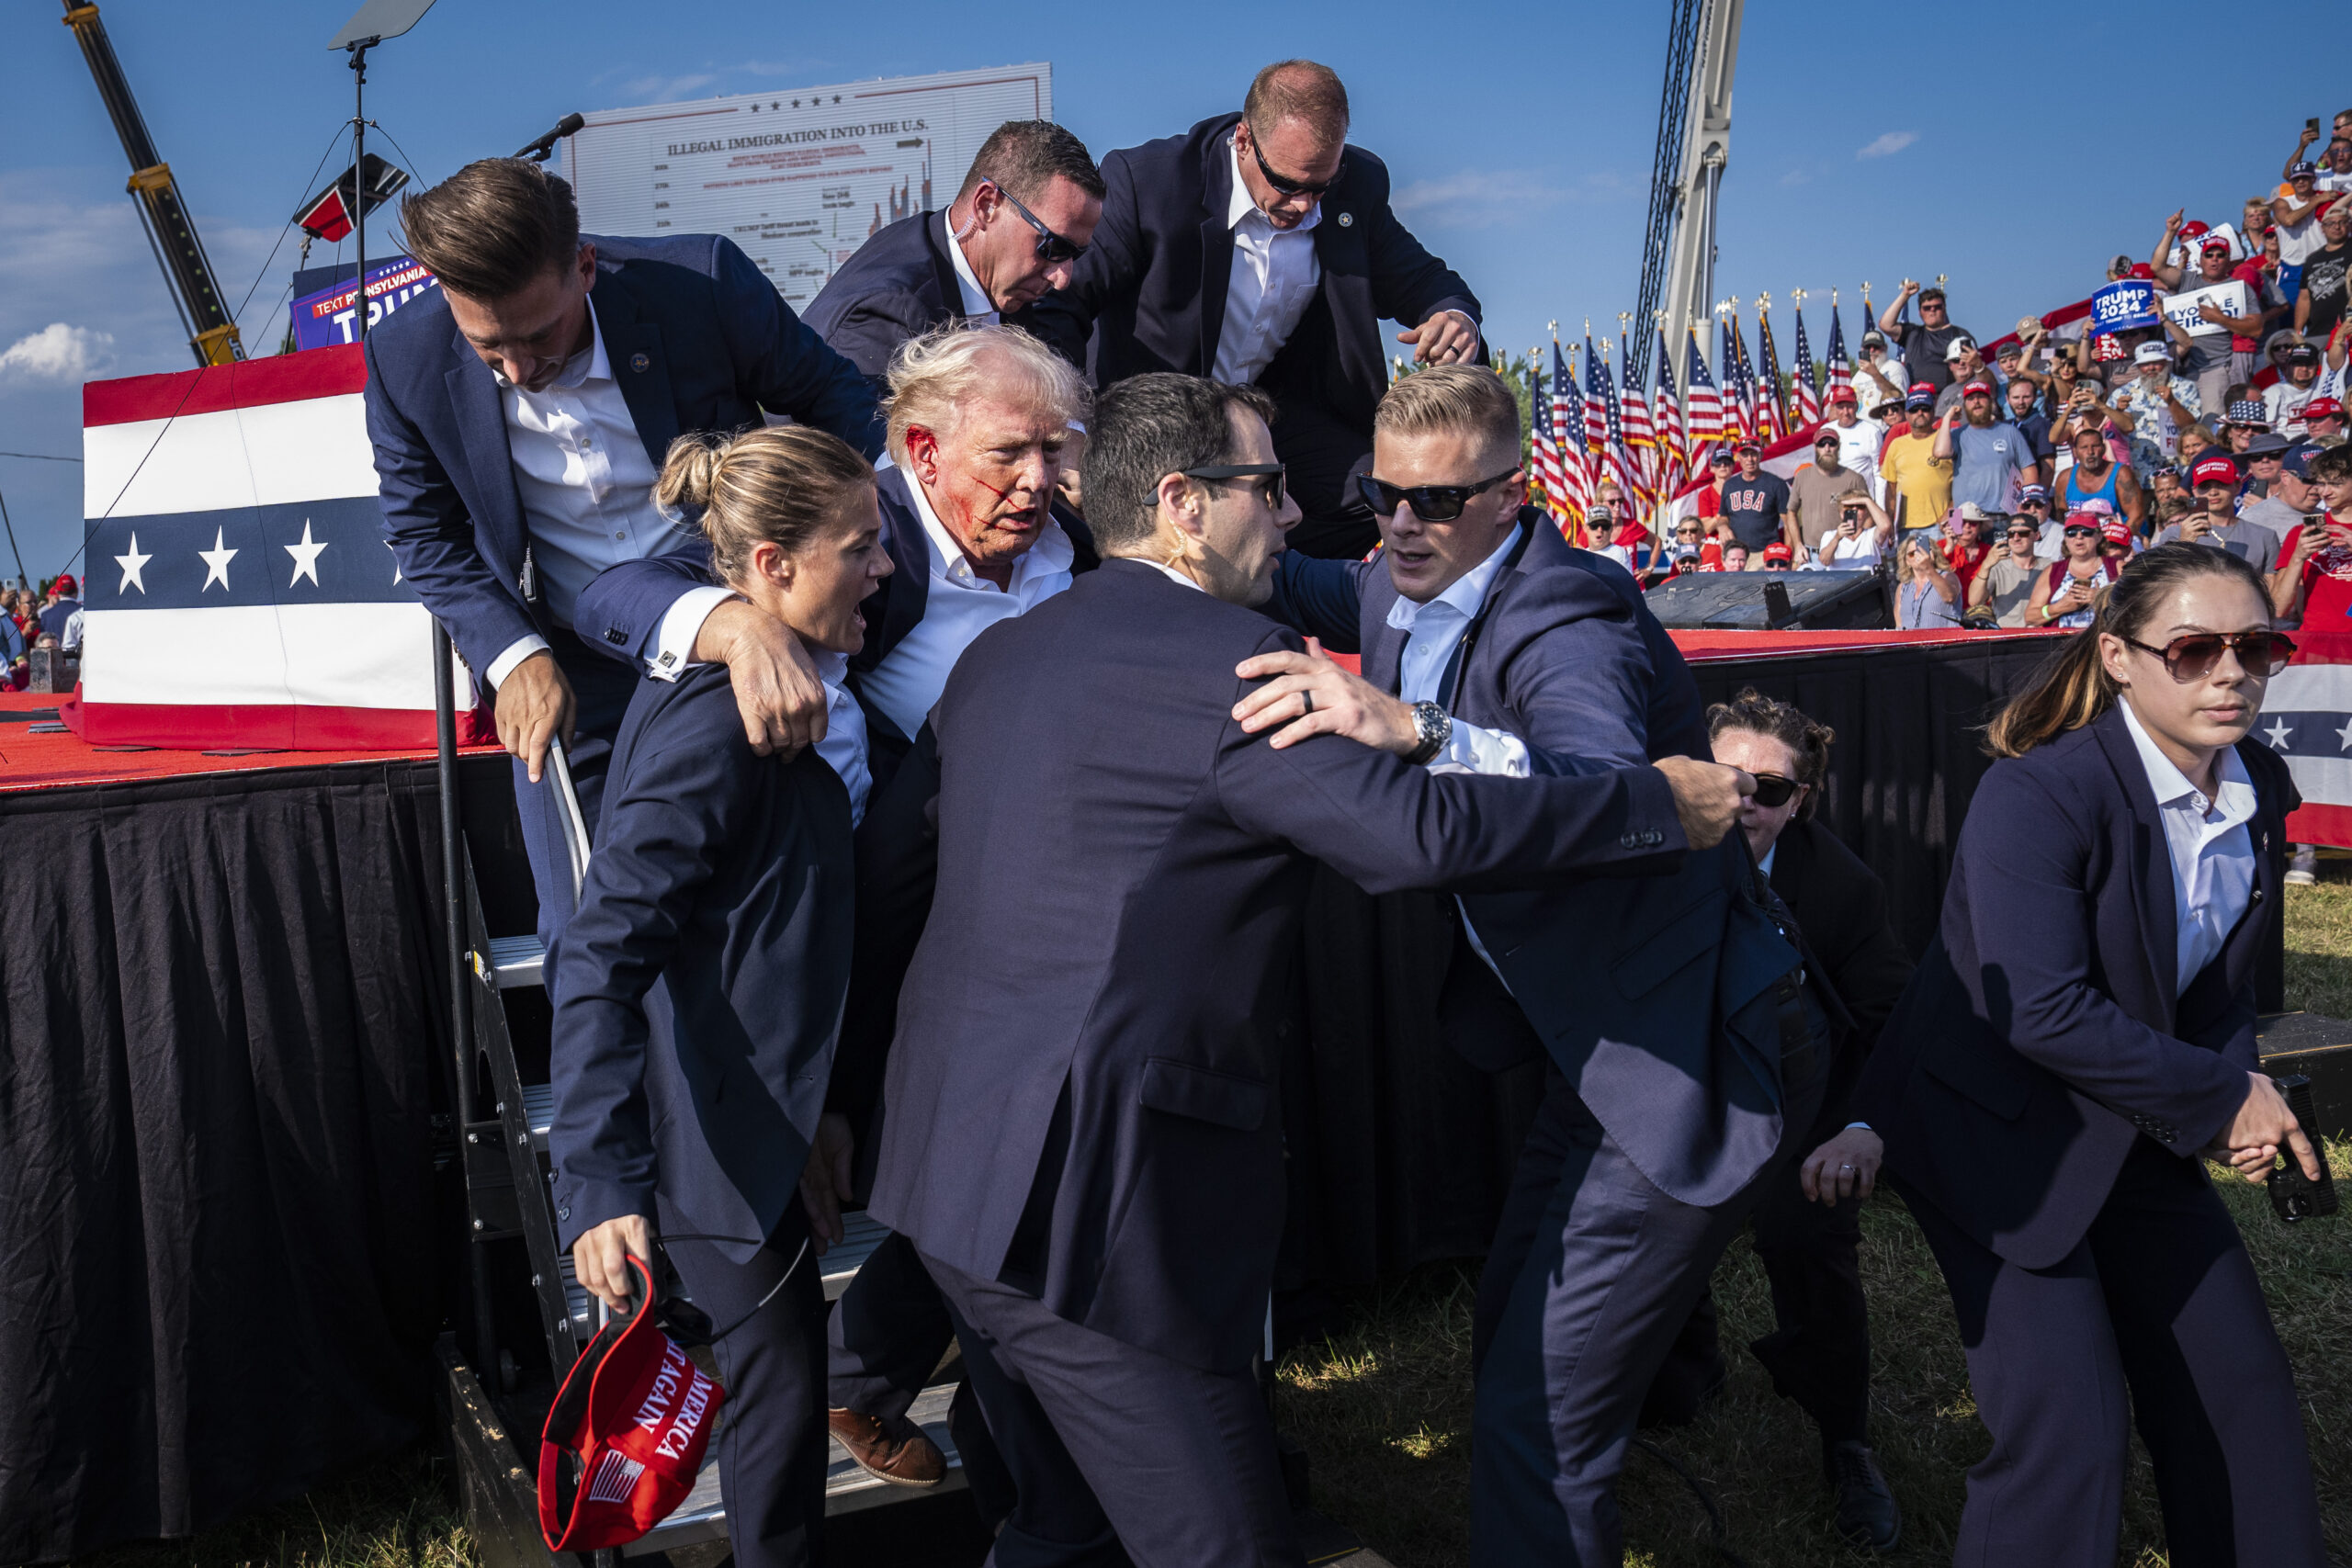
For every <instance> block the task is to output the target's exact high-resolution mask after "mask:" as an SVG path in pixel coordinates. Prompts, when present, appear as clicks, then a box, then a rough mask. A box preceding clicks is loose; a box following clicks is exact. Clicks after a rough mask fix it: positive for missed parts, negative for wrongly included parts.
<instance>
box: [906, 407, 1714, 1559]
mask: <svg viewBox="0 0 2352 1568" xmlns="http://www.w3.org/2000/svg"><path fill="white" fill-rule="evenodd" d="M1265 407H1266V403H1265V400H1263V399H1262V398H1261V397H1259V396H1257V395H1256V394H1254V393H1251V392H1249V391H1248V390H1247V389H1234V388H1230V387H1224V386H1216V385H1211V384H1207V383H1204V382H1201V381H1198V380H1195V379H1193V378H1183V377H1172V376H1150V377H1144V378H1135V379H1133V380H1130V381H1127V382H1123V383H1121V384H1120V385H1118V386H1116V387H1114V388H1112V389H1109V390H1107V391H1106V392H1105V393H1104V394H1103V398H1102V400H1101V401H1100V403H1099V404H1098V407H1097V409H1096V415H1095V423H1094V429H1093V433H1092V434H1093V439H1092V441H1091V443H1090V446H1089V448H1088V457H1087V463H1088V468H1087V485H1088V495H1089V501H1090V520H1091V522H1092V523H1093V525H1094V528H1095V535H1096V539H1097V542H1098V544H1100V545H1101V546H1102V547H1103V549H1104V551H1105V553H1106V559H1105V560H1104V562H1103V567H1102V568H1101V570H1097V571H1095V572H1093V573H1091V575H1089V576H1088V577H1086V578H1084V579H1082V580H1080V581H1078V582H1077V583H1075V584H1074V585H1073V586H1072V587H1071V589H1070V590H1069V592H1067V593H1064V594H1062V595H1060V596H1059V597H1057V598H1056V599H1053V600H1051V601H1049V602H1048V603H1046V604H1043V605H1040V606H1039V607H1038V608H1036V609H1035V610H1033V611H1031V612H1030V613H1028V614H1027V615H1023V616H1021V617H1020V618H1019V619H1017V620H1012V621H1007V622H1004V623H1002V624H1001V625H999V626H994V627H991V628H990V629H989V630H988V631H987V632H984V633H983V634H981V636H980V637H979V638H978V640H977V641H975V642H974V643H973V644H972V646H971V648H970V649H968V650H967V653H966V654H965V656H964V659H963V660H962V661H961V662H960V663H959V664H958V665H957V667H956V672H955V674H954V675H953V676H952V677H951V678H950V679H949V682H948V685H947V690H946V692H945V694H944V696H943V697H942V699H941V702H940V705H939V707H938V709H937V712H936V716H935V717H934V719H933V727H934V728H935V730H936V733H937V738H938V755H939V760H940V768H941V790H940V795H939V807H938V819H939V846H940V848H939V857H940V858H939V881H938V890H937V893H936V896H935V898H934V901H933V918H932V919H931V921H930V923H929V924H928V925H927V926H926V927H925V928H924V932H923V938H922V944H921V946H920V947H919V948H918V950H917V953H916V955H915V960H914V964H913V967H912V968H911V970H910V973H909V975H908V977H907V984H906V988H905V992H904V994H903V995H902V997H901V998H900V1004H899V1036H898V1039H897V1041H896V1043H894V1045H893V1048H892V1052H891V1060H890V1069H889V1077H888V1085H887V1088H886V1091H885V1100H886V1103H887V1105H888V1114H887V1115H886V1116H885V1117H884V1119H883V1132H882V1138H883V1148H882V1156H881V1166H880V1170H879V1173H878V1175H877V1178H876V1189H875V1194H874V1201H873V1204H872V1208H873V1212H874V1213H876V1215H877V1216H878V1217H880V1218H881V1219H883V1220H884V1221H885V1222H886V1223H888V1224H890V1225H891V1227H892V1228H893V1229H895V1230H898V1231H899V1232H901V1233H903V1234H905V1235H909V1236H910V1237H911V1238H912V1240H913V1241H914V1243H915V1246H916V1247H918V1249H920V1250H921V1252H922V1254H923V1257H924V1260H925V1262H926V1264H927V1265H928V1267H929V1268H930V1269H931V1271H932V1274H933V1277H934V1278H935V1279H937V1280H939V1282H940V1284H941V1286H942V1288H943V1289H944V1292H946V1295H947V1298H948V1301H949V1303H950V1305H951V1307H952V1308H953V1309H954V1311H955V1314H956V1319H957V1324H956V1329H957V1338H958V1341H959V1343H960V1344H961V1345H962V1346H963V1348H964V1353H965V1357H966V1365H967V1371H968V1373H969V1375H970V1376H971V1378H972V1379H973V1382H974V1385H975V1386H976V1387H977V1388H978V1391H979V1393H980V1395H981V1398H982V1401H983V1404H984V1405H985V1407H986V1409H987V1411H988V1416H989V1429H990V1431H991V1432H992V1433H993V1434H994V1436H995V1438H996V1439H997V1441H998V1443H999V1445H1000V1446H1001V1448H1002V1450H1003V1451H1004V1455H1005V1458H1006V1460H1007V1461H1008V1463H1009V1464H1010V1466H1011V1468H1012V1472H1013V1476H1014V1480H1015V1482H1016V1483H1017V1485H1018V1487H1019V1495H1020V1496H1019V1503H1018V1506H1017V1507H1016V1509H1015V1511H1014V1514H1013V1517H1012V1519H1011V1521H1009V1522H1008V1524H1007V1525H1006V1527H1005V1529H1004V1531H1003V1533H1002V1534H1001V1535H1000V1536H999V1538H998V1545H997V1548H996V1551H997V1554H998V1559H999V1561H1002V1562H1015V1561H1018V1562H1057V1563H1061V1562H1069V1563H1077V1562H1088V1563H1092V1562H1115V1561H1120V1560H1121V1559H1120V1558H1119V1557H1118V1556H1117V1553H1118V1552H1119V1551H1120V1550H1121V1549H1122V1548H1124V1549H1125V1552H1126V1553H1127V1554H1128V1555H1129V1556H1130V1557H1131V1558H1132V1559H1133V1561H1134V1562H1136V1563H1138V1564H1143V1565H1145V1568H1159V1565H1173V1564H1203V1563H1210V1562H1216V1563H1235V1564H1247V1563H1270V1562H1279V1563H1291V1564H1296V1563H1300V1562H1303V1558H1302V1556H1301V1553H1300V1551H1299V1549H1298V1546H1297V1544H1296V1541H1295V1539H1294V1538H1293V1536H1292V1532H1291V1529H1290V1526H1289V1511H1288V1508H1287V1506H1286V1505H1285V1504H1284V1502H1283V1496H1282V1489H1281V1483H1280V1479H1279V1475H1278V1473H1277V1469H1278V1467H1277V1464H1276V1461H1275V1455H1274V1450H1273V1439H1272V1429H1271V1427H1270V1426H1269V1424H1268V1422H1267V1419H1266V1413H1265V1407H1264V1404H1263V1402H1262V1401H1261V1398H1260V1397H1259V1394H1258V1393H1257V1390H1256V1388H1255V1386H1254V1383H1253V1381H1252V1379H1251V1376H1250V1360H1251V1358H1252V1356H1253V1355H1254V1354H1255V1353H1256V1352H1257V1351H1258V1349H1259V1348H1261V1333H1262V1328H1263V1324H1264V1314H1265V1307H1266V1299H1267V1293H1268V1291H1269V1289H1270V1288H1271V1286H1272V1274H1273V1260H1274V1253H1275V1247H1276V1244H1277V1241H1278V1239H1279V1237H1280V1235H1281V1233H1282V1210H1283V1181H1282V1174H1281V1166H1282V1145H1281V1122H1280V1118H1279V1117H1278V1116H1277V1115H1276V1114H1275V1113H1274V1110H1273V1106H1272V1099H1273V1095H1274V1084H1273V1079H1274V1071H1275V1063H1276V1060H1277V1048H1276V1042H1275V1040H1274V1039H1273V1038H1272V1035H1273V1033H1274V1032H1275V1024H1276V1022H1277V1021H1278V1020H1280V1019H1281V1018H1283V1016H1285V1013H1284V1009H1283V1004H1282V1000H1281V998H1282V997H1283V994H1284V981H1283V971H1284V965H1285V964H1286V961H1287V960H1286V955H1287V954H1288V953H1290V952H1291V950H1292V944H1293V943H1294V942H1295V940H1296V935H1297V929H1298V922H1299V919H1300V912H1301V906H1302V904H1303V902H1304V899H1305V897H1306V890H1307V886H1308V883H1309V878H1310V875H1311V872H1312V863H1311V862H1312V860H1314V859H1320V860H1322V861H1325V862H1327V863H1330V864H1331V865H1333V866H1335V867H1336V868H1338V869H1340V871H1341V872H1342V873H1344V874H1347V875H1349V876H1351V877H1352V878H1355V879H1356V880H1358V881H1360V882H1361V883H1363V885H1364V886H1367V887H1369V888H1374V889H1381V888H1398V887H1411V886H1443V885H1446V884H1454V885H1459V886H1505V885H1508V886H1527V885H1531V884H1539V883H1543V882H1546V881H1551V880H1555V879H1558V878H1560V877H1563V876H1566V875H1569V874H1576V873H1578V872H1584V873H1597V872H1602V871H1633V870H1638V869H1640V868H1642V867H1644V866H1646V865H1649V864H1655V863H1658V862H1659V861H1661V860H1666V861H1669V862H1670V861H1671V859H1672V858H1673V857H1674V856H1676V855H1677V854H1678V853H1679V852H1682V851H1683V850H1684V849H1685V848H1686V846H1687V844H1688V842H1689V841H1690V840H1689V839H1688V838H1686V836H1685V834H1684V831H1683V829H1682V827H1681V821H1680V818H1679V816H1678V815H1677V812H1676V809H1675V806H1674V804H1673V799H1674V792H1675V789H1676V784H1675V783H1672V782H1670V780H1682V779H1683V778H1684V775H1683V774H1674V773H1669V771H1668V770H1662V769H1652V768H1646V767H1639V768H1628V769H1620V770H1614V771H1611V772H1609V773H1600V774H1597V775H1593V776H1581V777H1559V778H1544V779H1535V780H1518V779H1508V780H1507V779H1496V778H1479V777H1440V776H1433V775H1431V774H1430V773H1427V772H1426V771H1424V770H1422V769H1420V768H1418V767H1414V766H1411V765H1409V764H1408V762H1407V761H1404V760H1402V759H1401V758H1400V756H1398V755H1395V754H1390V753H1389V752H1386V751H1383V750H1373V749H1372V748H1370V747H1369V746H1364V745H1358V744H1353V743H1351V742H1350V741H1348V740H1345V739H1340V738H1337V737H1334V736H1317V737H1316V738H1314V739H1308V740H1306V741H1304V742H1302V743H1300V744H1297V745H1295V746H1287V747H1278V746H1276V745H1274V744H1272V743H1270V742H1269V741H1268V740H1267V739H1264V738H1262V737H1258V736H1252V735H1251V734H1250V733H1248V732H1247V731H1245V730H1244V729H1242V728H1241V727H1240V725H1239V724H1238V722H1237V714H1236V704H1237V702H1238V701H1239V700H1240V699H1242V698H1244V697H1246V696H1247V695H1248V694H1249V693H1250V690H1251V687H1252V682H1250V681H1248V680H1246V679H1242V678H1239V677H1238V676H1237V673H1236V671H1237V670H1238V668H1239V667H1240V666H1241V665H1242V664H1243V662H1244V661H1245V660H1250V659H1251V658H1252V657H1253V656H1256V655H1259V654H1262V653H1267V652H1278V651H1283V650H1296V649H1299V647H1300V644H1299V642H1298V639H1297V638H1296V637H1295V635H1294V634H1292V633H1291V632H1289V631H1287V630H1283V629H1280V628H1276V627H1272V626H1269V625H1268V624H1267V622H1266V621H1265V620H1264V619H1263V618H1262V617H1261V616H1260V615H1257V614H1255V613H1254V612H1253V611H1251V610H1250V609H1247V608H1245V607H1244V606H1245V605H1247V604H1250V603H1251V602H1252V601H1256V600H1261V599H1262V597H1263V596H1264V595H1265V593H1266V592H1268V583H1269V580H1270V579H1271V577H1272V570H1273V563H1274V557H1275V554H1276V552H1278V551H1279V550H1280V548H1281V544H1282V535H1283V530H1284V529H1285V528H1286V527H1287V526H1288V525H1289V524H1290V523H1291V522H1293V521H1295V517H1296V510H1295V507H1293V506H1291V505H1289V504H1288V503H1287V501H1286V500H1285V501H1284V502H1282V503H1281V504H1280V507H1279V510H1278V509H1277V503H1276V502H1275V501H1274V499H1273V495H1274V494H1278V493H1279V492H1278V491H1272V485H1271V483H1270V482H1269V480H1270V479H1271V477H1272V471H1273V465H1272V462H1271V459H1272V455H1273V453H1272V438H1271V436H1270V435H1269V434H1268V433H1267V431H1266V428H1265V425H1264V423H1263V416H1262V412H1261V410H1263V409H1264V408H1265ZM1220 448H1222V450H1220ZM1195 469H1197V470H1202V471H1203V472H1204V473H1205V474H1206V476H1207V477H1205V478H1188V477H1187V476H1186V473H1185V470H1195ZM1270 491H1272V493H1270ZM1136 497H1140V498H1142V501H1143V504H1140V505H1139V504H1137V502H1136V500H1134V499H1131V498H1136ZM1121 502H1125V509H1122V507H1121V505H1120V503H1121ZM1145 505H1148V507H1149V508H1150V510H1148V511H1147V510H1145V509H1144V507H1145ZM1169 563H1173V564H1169ZM1380 739H1381V740H1382V741H1383V742H1384V744H1385V745H1389V746H1394V747H1396V748H1397V750H1399V751H1410V750H1416V749H1424V748H1428V747H1430V746H1431V745H1432V744H1433V743H1437V742H1439V741H1440V740H1441V738H1440V737H1437V736H1436V735H1435V734H1434V733H1433V732H1432V733H1430V734H1427V735H1425V734H1424V733H1423V732H1422V731H1421V730H1419V729H1418V728H1414V729H1408V730H1407V731H1406V732H1404V733H1403V734H1402V735H1399V734H1397V732H1395V731H1384V732H1381V733H1380ZM1106 759H1115V761H1116V765H1115V766H1114V767H1106V766H1105V765H1104V761H1105V760H1106ZM1685 773H1687V787H1693V788H1697V789H1699V790H1701V791H1702V792H1703V793H1704V795H1705V798H1706V800H1707V801H1708V802H1710V803H1711V804H1710V805H1709V807H1708V811H1707V814H1706V815H1704V816H1703V817H1702V818H1699V819H1698V820H1697V821H1696V823H1695V824H1694V828H1693V832H1694V833H1695V834H1702V835H1703V834H1706V833H1708V832H1710V831H1711V825H1712V823H1713V821H1714V820H1715V816H1714V808H1715V807H1718V806H1720V807H1723V808H1724V809H1723V813H1722V815H1723V818H1724V820H1728V818H1729V816H1730V815H1731V813H1732V810H1733V809H1736V796H1735V795H1733V794H1732V793H1731V791H1732V788H1733V785H1734V784H1735V783H1736V778H1737V775H1736V774H1734V773H1730V772H1729V771H1728V770H1716V769H1714V768H1713V767H1712V766H1711V765H1708V764H1701V763H1694V764H1690V766H1689V769H1687V770H1685ZM1716 792H1721V793H1720V798H1718V797H1717V793H1716ZM1009 931H1019V932H1020V933H1021V937H1020V940H1019V941H1018V942H1007V941H1005V940H1004V937H1005V933H1007V932H1009Z"/></svg>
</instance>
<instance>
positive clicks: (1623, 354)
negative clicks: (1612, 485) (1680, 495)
mask: <svg viewBox="0 0 2352 1568" xmlns="http://www.w3.org/2000/svg"><path fill="white" fill-rule="evenodd" d="M1617 363H1618V364H1619V365H1620V366H1621V367H1623V377H1624V379H1623V380H1622V381H1621V382H1619V383H1618V387H1617V401H1618V403H1619V404H1620V405H1621V406H1622V407H1623V411H1624V412H1623V416H1622V417H1623V424H1624V439H1623V443H1622V445H1623V447H1624V452H1625V472H1626V475H1627V477H1628V478H1629V479H1632V481H1633V485H1632V488H1631V489H1629V490H1627V491H1626V492H1625V499H1626V500H1627V501H1628V502H1631V503H1632V504H1633V506H1634V510H1635V511H1637V512H1640V513H1647V512H1648V511H1649V509H1650V502H1651V501H1652V500H1653V499H1654V498H1655V497H1656V495H1657V434H1656V431H1655V427H1654V426H1653V425H1652V423H1651V421H1650V405H1649V402H1648V400H1646V399H1645V398H1644V397H1643V396H1642V388H1641V383H1640V382H1638V381H1636V380H1634V355H1633V351H1632V350H1631V349H1629V348H1627V347H1626V346H1625V333H1624V329H1623V328H1622V327H1621V328H1619V329H1618V332H1617Z"/></svg>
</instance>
